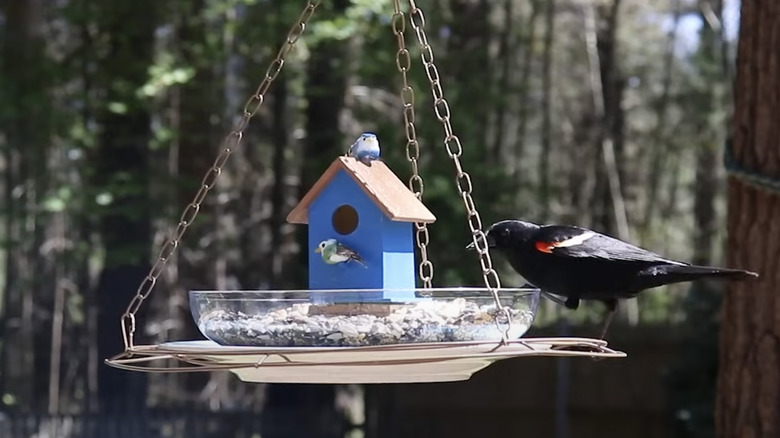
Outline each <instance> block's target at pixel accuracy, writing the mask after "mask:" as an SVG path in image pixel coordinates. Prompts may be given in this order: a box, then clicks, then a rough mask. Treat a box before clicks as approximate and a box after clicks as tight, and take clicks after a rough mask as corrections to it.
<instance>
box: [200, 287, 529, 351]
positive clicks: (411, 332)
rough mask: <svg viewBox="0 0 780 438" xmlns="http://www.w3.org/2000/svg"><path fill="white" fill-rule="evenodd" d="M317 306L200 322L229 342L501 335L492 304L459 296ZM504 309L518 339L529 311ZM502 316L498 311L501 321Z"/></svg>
mask: <svg viewBox="0 0 780 438" xmlns="http://www.w3.org/2000/svg"><path fill="white" fill-rule="evenodd" d="M316 307H317V306H316V305H313V304H310V303H298V304H293V305H291V306H288V307H283V308H277V309H275V310H273V311H270V312H268V313H264V314H262V315H247V314H245V313H242V312H240V311H232V310H223V309H220V310H213V311H211V312H208V313H205V314H202V315H201V318H200V320H199V321H198V326H199V328H200V331H201V332H202V333H203V334H204V335H206V337H207V338H209V339H211V340H213V341H214V342H216V343H218V344H221V345H232V346H257V347H293V346H296V347H302V346H306V347H337V346H353V347H354V346H366V345H387V344H410V343H421V342H458V341H479V340H499V339H501V331H499V329H498V327H497V326H496V323H495V317H496V313H497V312H496V309H495V305H492V304H491V305H482V306H480V305H478V304H476V303H473V302H470V301H466V300H465V299H463V298H456V299H454V300H450V301H420V302H415V303H409V304H405V305H402V306H398V307H395V308H394V309H393V310H392V311H391V312H389V313H387V314H385V315H380V316H377V315H374V314H367V313H363V314H355V315H349V314H340V315H333V314H323V313H321V312H317V311H315V310H316V309H315V308H316ZM508 310H509V312H510V315H511V318H512V325H511V329H510V332H509V337H510V338H517V337H520V336H522V335H523V334H524V333H525V332H526V330H528V327H530V325H531V323H532V322H533V317H534V315H533V312H532V311H531V310H530V309H515V308H508ZM503 319H504V316H503V314H502V315H500V316H499V320H500V321H501V320H503Z"/></svg>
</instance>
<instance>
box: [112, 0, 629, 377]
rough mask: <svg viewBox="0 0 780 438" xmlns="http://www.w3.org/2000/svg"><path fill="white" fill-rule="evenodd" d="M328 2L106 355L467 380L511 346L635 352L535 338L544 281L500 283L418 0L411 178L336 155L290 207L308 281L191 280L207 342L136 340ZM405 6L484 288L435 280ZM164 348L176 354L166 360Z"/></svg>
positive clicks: (137, 366)
mask: <svg viewBox="0 0 780 438" xmlns="http://www.w3.org/2000/svg"><path fill="white" fill-rule="evenodd" d="M319 3H320V2H319V1H309V2H307V4H306V6H305V8H304V9H303V12H302V13H301V15H300V16H299V18H298V20H297V21H296V22H295V24H294V25H293V26H292V28H291V29H290V31H289V33H288V35H287V40H286V42H285V43H284V44H283V45H282V47H281V48H280V49H279V52H278V53H277V56H276V58H275V59H274V60H273V61H272V62H271V65H270V66H269V67H268V70H267V72H266V75H265V78H264V79H263V81H262V83H261V84H260V86H259V87H258V88H257V90H256V92H255V93H254V94H253V95H252V96H251V97H250V98H249V100H248V101H247V103H246V105H245V107H244V112H243V116H242V117H241V119H240V120H239V121H238V123H237V124H236V126H235V127H234V128H233V130H232V131H231V132H230V134H229V135H228V136H227V138H226V139H225V141H224V143H223V145H222V148H221V152H220V153H219V155H218V156H217V158H216V160H215V161H214V164H213V165H212V167H211V168H210V169H209V170H208V171H207V173H206V175H205V177H204V178H203V181H202V183H201V187H200V189H199V190H198V192H197V193H196V195H195V197H194V199H193V200H192V202H191V203H190V204H189V205H187V206H186V208H185V209H184V212H183V213H182V215H181V218H180V220H179V223H178V226H177V227H176V229H175V230H174V232H173V234H172V235H171V237H170V238H169V240H167V241H166V243H165V244H164V245H163V247H162V249H161V251H160V255H159V257H158V259H157V261H156V263H155V264H154V266H153V267H152V269H151V271H150V272H149V274H148V275H147V276H146V278H145V279H144V280H143V281H142V282H141V285H140V286H139V288H138V293H137V294H136V296H135V297H134V298H133V300H132V301H131V303H130V304H129V306H128V308H127V311H126V312H125V313H124V315H123V316H122V318H121V330H122V338H123V341H124V351H123V352H122V353H121V354H119V355H117V356H115V357H112V358H111V359H108V360H106V362H107V363H108V364H109V365H111V366H114V367H117V368H123V369H128V370H134V371H142V372H195V371H215V370H228V371H230V372H232V373H234V374H236V375H237V376H238V377H239V378H240V379H241V380H244V381H247V382H275V383H281V382H290V383H401V382H404V383H409V382H444V381H456V380H467V379H469V378H470V377H471V375H472V374H473V373H475V372H477V371H479V370H481V369H483V368H485V367H487V366H489V365H490V364H491V363H493V362H495V361H498V360H502V359H508V358H513V357H523V356H588V357H601V358H610V357H612V358H616V357H625V354H624V353H622V352H618V351H615V350H612V349H610V348H608V347H607V343H606V342H605V341H603V340H596V339H587V338H524V337H523V335H524V334H525V332H526V331H527V330H528V328H529V327H530V326H531V323H532V322H533V319H534V316H535V315H536V311H537V307H538V303H539V297H540V291H539V290H538V289H527V288H526V289H523V288H502V287H501V283H500V281H499V277H498V273H497V272H496V271H495V270H494V269H493V263H492V261H491V258H490V253H489V251H488V248H487V246H486V244H485V242H486V239H485V235H484V233H483V232H482V221H481V219H480V215H479V212H478V211H477V207H476V204H475V202H474V200H473V198H472V196H471V192H472V183H471V178H470V176H469V174H468V173H467V172H466V171H465V170H464V168H463V165H462V163H461V161H460V156H461V154H462V151H463V149H462V145H461V143H460V140H459V139H458V137H457V136H456V135H455V133H454V131H453V128H452V125H451V123H450V110H449V105H448V104H447V100H446V99H445V98H444V92H443V90H442V84H441V81H440V78H439V74H438V70H437V68H436V65H435V64H434V58H433V51H432V48H431V46H430V45H429V44H428V40H427V36H426V33H425V18H424V15H423V12H422V10H421V9H420V8H419V7H417V6H416V4H415V2H414V1H413V0H410V2H409V3H410V12H409V15H408V17H407V16H406V15H405V14H404V13H403V12H402V11H401V5H400V0H394V2H393V5H394V12H393V16H392V29H393V33H394V35H395V37H396V40H397V42H398V51H397V52H396V66H397V68H398V71H399V72H400V75H401V79H402V88H401V92H400V94H401V98H402V101H403V107H402V109H403V115H404V130H405V133H406V140H407V141H406V154H407V158H408V160H409V162H410V164H411V168H412V176H411V178H410V180H409V182H408V186H407V185H405V184H404V183H403V182H401V181H400V180H399V179H398V177H397V176H396V175H395V174H394V173H393V172H392V170H391V169H390V168H388V167H387V166H386V165H385V164H384V163H383V162H381V161H364V160H359V159H357V158H354V157H351V156H344V157H337V158H336V159H335V160H334V161H333V163H332V164H331V165H330V166H329V167H328V168H327V169H326V170H325V171H324V173H323V174H322V176H321V177H320V178H319V180H318V181H317V182H316V183H315V184H314V185H313V187H312V188H311V190H310V191H309V192H308V193H307V194H306V195H305V196H304V197H303V198H302V200H301V201H300V203H299V204H298V205H297V206H296V207H295V208H294V209H293V210H292V211H291V212H290V213H289V215H288V217H287V220H288V222H290V223H295V224H300V226H307V227H308V247H307V251H308V252H309V266H308V267H309V289H306V290H278V291H267V290H266V291H192V292H190V306H191V310H192V314H193V317H194V319H195V321H196V323H197V324H198V328H199V329H200V331H201V332H202V334H203V335H204V336H205V337H206V338H207V339H208V340H197V341H180V342H167V343H163V344H159V345H135V343H134V340H133V339H134V334H135V331H136V327H137V323H136V317H135V315H136V313H137V311H138V310H139V308H140V307H141V305H142V304H143V302H144V300H145V299H146V298H147V297H148V296H149V294H150V293H151V292H152V290H153V288H154V286H155V283H156V281H157V278H158V277H159V275H160V274H161V273H162V271H163V269H164V266H165V264H166V262H167V261H168V260H169V259H170V258H171V256H172V255H173V253H174V252H175V250H176V248H177V247H178V246H179V243H180V241H181V238H182V236H183V235H184V233H185V231H186V229H187V227H188V226H189V225H190V224H191V223H192V221H193V220H194V219H195V217H196V216H197V214H198V211H199V210H200V207H201V204H202V202H203V200H204V199H205V197H206V195H207V194H208V192H209V190H210V189H211V188H212V187H213V186H214V184H215V183H216V181H217V179H218V177H219V175H220V173H221V172H222V168H223V166H224V165H225V163H226V162H227V160H228V158H229V156H230V154H231V153H232V151H233V150H234V148H236V147H237V146H238V144H239V142H240V140H241V138H242V136H243V132H244V130H245V129H246V127H247V126H248V124H249V121H250V119H251V118H252V117H253V116H254V114H255V113H256V112H257V110H258V109H259V107H260V106H261V105H262V104H263V101H264V99H265V97H264V96H265V93H266V92H267V90H268V89H269V88H270V86H271V84H272V82H273V81H274V79H275V78H276V76H277V75H278V74H279V72H280V71H281V70H282V67H283V66H284V63H285V58H286V56H287V55H288V53H289V52H290V51H291V50H292V48H293V46H294V45H295V43H296V42H297V41H298V39H299V38H300V36H301V34H302V33H303V31H304V29H305V28H306V24H307V23H308V21H309V19H310V18H311V16H312V14H313V13H314V11H315V9H316V8H317V6H318V5H319ZM407 18H408V23H409V24H410V25H411V27H412V29H413V31H414V34H415V35H416V39H417V42H418V43H419V45H420V50H421V54H420V56H421V59H422V63H423V67H424V69H425V72H426V75H427V77H428V79H429V82H430V86H431V92H432V94H433V101H434V112H435V114H436V118H437V119H438V120H439V122H441V124H442V126H443V129H444V141H443V142H444V146H445V149H446V152H447V155H448V156H449V158H450V159H451V160H452V162H453V165H454V167H455V182H456V187H457V190H458V193H459V194H460V196H461V198H462V199H463V202H464V205H465V209H466V215H467V222H468V226H469V228H470V230H471V235H472V241H473V243H474V245H475V248H476V253H477V254H478V255H479V264H480V267H481V270H482V275H483V279H484V282H485V287H484V288H473V287H472V288H466V287H460V288H434V287H432V279H433V263H431V261H430V260H429V259H428V250H427V244H428V228H427V225H428V224H429V223H432V222H434V221H435V220H436V218H435V216H434V214H433V213H432V212H431V211H429V210H428V208H427V207H426V206H425V205H424V204H423V202H422V200H423V188H424V186H423V179H422V177H421V175H420V174H419V172H418V159H419V156H420V147H419V143H418V141H417V138H416V128H415V113H414V91H413V89H412V87H411V86H410V85H409V82H408V78H407V73H408V71H409V69H410V67H411V56H410V53H409V50H408V49H407V48H406V43H405V37H404V34H405V31H406V25H407ZM415 247H416V248H417V250H418V252H419V263H417V262H416V261H415ZM417 277H419V280H420V281H421V283H422V287H420V288H418V287H416V286H417V285H416V283H417ZM160 360H163V361H167V362H166V363H169V364H172V365H171V366H158V365H155V364H159V361H160Z"/></svg>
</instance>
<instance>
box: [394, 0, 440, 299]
mask: <svg viewBox="0 0 780 438" xmlns="http://www.w3.org/2000/svg"><path fill="white" fill-rule="evenodd" d="M393 8H394V10H393V19H392V24H393V34H395V38H396V40H397V41H398V51H397V52H396V54H395V65H396V67H398V71H399V72H400V73H401V78H402V86H401V102H402V104H403V110H404V127H405V129H404V131H405V132H406V159H407V160H409V163H410V164H411V167H412V176H411V177H410V178H409V190H411V191H412V192H413V193H414V196H416V197H417V199H418V200H420V202H422V196H423V191H424V190H425V185H424V184H423V179H422V177H421V176H420V172H419V166H418V160H419V158H420V144H419V142H418V141H417V129H416V128H415V126H414V90H413V89H412V87H411V86H410V85H409V81H408V78H407V72H408V71H409V69H410V68H411V66H412V60H411V56H410V55H409V50H408V49H407V48H406V42H405V40H404V32H406V19H405V17H404V13H403V12H401V0H393ZM414 226H415V228H416V230H417V232H416V233H415V238H416V240H417V247H418V248H419V249H420V266H419V275H420V280H422V282H423V287H424V288H426V289H430V288H431V283H432V281H433V263H431V261H430V260H428V243H430V238H429V236H428V225H427V224H426V223H424V222H416V223H415V224H414Z"/></svg>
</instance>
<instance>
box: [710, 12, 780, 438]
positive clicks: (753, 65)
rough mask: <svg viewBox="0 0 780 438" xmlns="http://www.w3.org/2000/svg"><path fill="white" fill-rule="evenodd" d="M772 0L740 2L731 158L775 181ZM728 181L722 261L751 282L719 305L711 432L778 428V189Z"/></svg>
mask: <svg viewBox="0 0 780 438" xmlns="http://www.w3.org/2000/svg"><path fill="white" fill-rule="evenodd" d="M778 27H780V3H778V2H776V1H775V0H744V1H743V2H742V16H741V25H740V38H739V45H738V49H737V77H736V82H735V87H734V89H735V116H734V126H733V158H734V160H733V163H739V164H738V165H734V166H735V167H736V166H738V167H739V168H741V169H743V170H747V171H748V172H750V173H753V174H756V175H761V176H763V177H764V178H765V179H766V180H769V179H773V180H774V181H777V180H778V179H780V138H778V137H779V136H778V134H780V126H779V125H778V123H777V112H778V107H780V68H779V67H780V53H779V52H778V50H777V47H780V32H777V28H778ZM766 188H767V187H764V188H761V187H758V186H755V185H752V184H749V183H747V181H746V180H744V179H741V178H736V177H734V176H732V177H731V178H730V179H729V192H728V201H729V213H728V232H729V237H728V251H727V253H728V264H729V266H735V267H740V268H745V269H751V270H754V271H757V272H758V273H759V274H760V275H761V278H760V279H759V280H758V281H752V282H744V283H734V284H731V285H729V288H728V291H727V293H726V295H725V300H724V304H723V318H722V323H721V341H720V369H719V374H718V397H717V400H716V408H715V414H716V420H715V428H716V433H717V436H718V437H722V438H726V437H728V438H743V437H744V438H747V437H750V438H754V437H767V438H769V437H776V436H778V434H780V368H778V366H777V364H778V362H780V298H778V290H780V274H778V272H780V270H779V269H778V258H777V255H778V253H780V221H778V219H777V218H778V217H780V195H779V194H778V193H777V191H776V190H775V191H772V190H767V189H766Z"/></svg>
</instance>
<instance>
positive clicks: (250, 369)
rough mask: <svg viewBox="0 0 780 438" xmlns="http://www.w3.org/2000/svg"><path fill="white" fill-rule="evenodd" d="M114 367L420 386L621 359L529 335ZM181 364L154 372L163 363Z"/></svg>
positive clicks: (138, 351) (188, 348) (599, 348)
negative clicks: (520, 364)
mask: <svg viewBox="0 0 780 438" xmlns="http://www.w3.org/2000/svg"><path fill="white" fill-rule="evenodd" d="M132 356H134V357H132V358H116V359H115V360H113V361H112V365H113V366H115V367H117V368H122V369H127V370H132V371H145V372H194V371H218V370H228V371H230V372H232V373H233V374H235V375H236V376H238V378H239V379H241V380H243V381H245V382H265V383H327V384H337V383H340V384H347V383H423V382H454V381H460V380H468V379H469V378H471V376H472V375H473V374H474V373H476V372H477V371H480V370H482V369H484V368H486V367H487V366H489V365H490V364H492V363H494V362H497V361H499V360H504V359H510V358H514V357H535V356H552V357H555V356H558V357H577V356H580V357H593V358H620V357H625V356H626V355H625V353H621V352H619V351H615V350H612V349H610V348H608V347H607V343H606V342H605V341H600V340H595V339H585V338H528V339H523V340H514V341H509V342H507V343H506V344H502V343H500V342H498V343H497V342H495V341H481V342H448V343H424V344H396V345H382V346H370V347H319V348H317V347H288V348H284V347H277V348H272V347H230V346H222V345H219V344H217V343H215V342H213V341H184V342H169V343H165V344H160V345H156V346H139V347H136V348H135V349H134V350H133V351H132ZM171 359H173V360H175V361H177V362H179V363H180V364H181V366H180V367H174V368H168V367H165V368H160V367H157V368H155V367H153V366H152V365H153V363H154V362H156V361H161V360H171Z"/></svg>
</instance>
